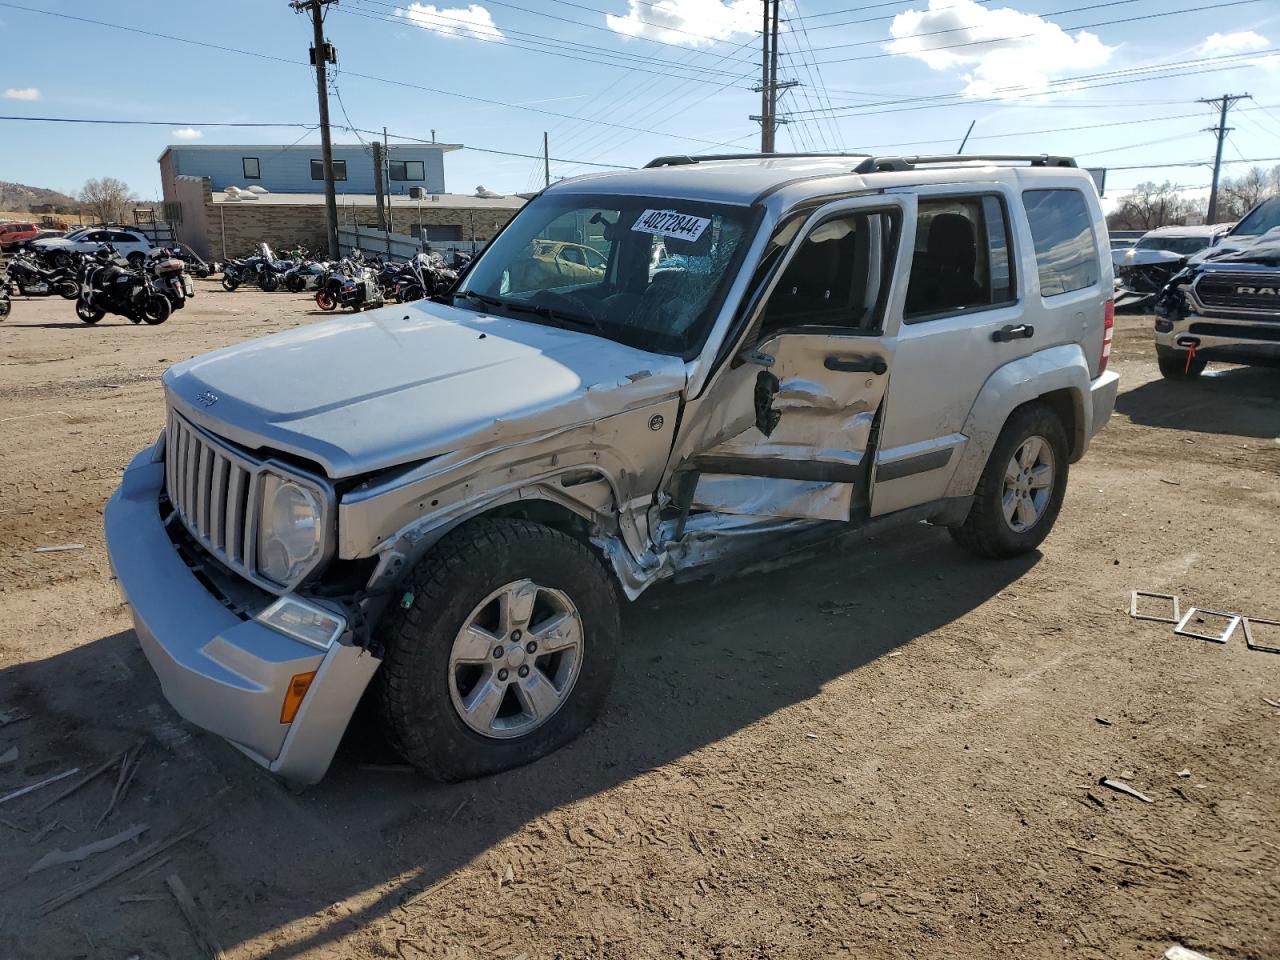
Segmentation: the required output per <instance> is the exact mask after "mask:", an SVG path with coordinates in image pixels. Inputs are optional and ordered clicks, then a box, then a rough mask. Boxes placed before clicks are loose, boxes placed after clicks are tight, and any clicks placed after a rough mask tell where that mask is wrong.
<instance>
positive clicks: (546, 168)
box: [542, 130, 551, 187]
mask: <svg viewBox="0 0 1280 960" xmlns="http://www.w3.org/2000/svg"><path fill="white" fill-rule="evenodd" d="M542 177H543V180H544V181H545V184H546V186H548V187H549V186H551V148H550V147H548V146H547V131H545V130H543V131H542Z"/></svg>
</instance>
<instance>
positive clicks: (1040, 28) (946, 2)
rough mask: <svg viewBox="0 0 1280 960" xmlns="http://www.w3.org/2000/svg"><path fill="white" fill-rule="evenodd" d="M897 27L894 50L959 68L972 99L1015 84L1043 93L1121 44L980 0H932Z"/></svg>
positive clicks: (891, 30) (934, 65) (902, 18)
mask: <svg viewBox="0 0 1280 960" xmlns="http://www.w3.org/2000/svg"><path fill="white" fill-rule="evenodd" d="M940 30H945V31H947V32H946V33H938V32H937V31H940ZM889 33H890V35H891V36H892V37H893V38H894V39H893V40H892V41H890V42H889V43H887V44H885V49H886V50H888V51H889V52H891V53H899V54H903V55H905V56H909V57H914V58H915V59H917V60H920V61H922V62H924V63H925V64H927V65H928V66H929V67H931V68H932V69H934V70H939V71H949V72H953V73H957V74H959V75H960V77H961V78H962V79H963V80H964V81H965V83H966V86H965V88H964V90H963V91H962V93H964V94H965V95H966V96H971V97H981V96H990V95H992V94H993V93H994V92H996V91H1000V90H1002V89H1004V88H1008V87H1018V88H1019V89H1018V90H1017V91H1010V92H1011V93H1012V92H1018V93H1026V92H1028V90H1033V91H1043V90H1046V89H1048V86H1049V81H1050V80H1053V79H1056V78H1058V77H1060V76H1063V75H1066V74H1071V73H1076V72H1079V71H1081V70H1087V69H1089V68H1092V67H1098V66H1101V65H1102V64H1104V63H1106V62H1107V61H1108V60H1110V59H1111V55H1112V54H1113V53H1114V52H1115V50H1116V48H1115V47H1109V46H1107V45H1106V44H1104V43H1103V42H1102V41H1101V40H1099V39H1098V37H1097V36H1096V35H1095V34H1092V33H1089V32H1088V31H1085V30H1081V31H1079V32H1077V33H1075V34H1074V35H1072V34H1069V33H1067V32H1066V31H1065V30H1063V29H1062V28H1061V27H1060V26H1058V25H1057V24H1056V23H1051V22H1049V21H1048V20H1045V19H1043V18H1041V17H1038V16H1036V15H1035V14H1033V13H1021V12H1020V11H1017V10H1013V9H1010V8H1008V7H999V8H991V7H986V6H983V5H981V4H979V3H976V2H974V0H929V9H928V10H927V11H925V10H907V11H906V12H904V13H900V14H898V15H897V16H896V17H894V18H893V23H892V24H890V26H889ZM918 34H929V36H918ZM988 41H989V42H988ZM959 44H967V46H958V45H959ZM943 47H946V48H949V49H941V48H943Z"/></svg>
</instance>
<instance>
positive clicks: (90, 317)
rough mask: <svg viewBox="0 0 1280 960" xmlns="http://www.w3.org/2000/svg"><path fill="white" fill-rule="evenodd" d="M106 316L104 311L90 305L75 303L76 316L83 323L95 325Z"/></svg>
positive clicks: (80, 301)
mask: <svg viewBox="0 0 1280 960" xmlns="http://www.w3.org/2000/svg"><path fill="white" fill-rule="evenodd" d="M106 315H107V314H106V311H105V310H101V309H99V308H98V307H95V306H93V305H92V304H88V303H85V302H84V301H83V300H78V301H76V316H77V317H79V318H80V319H81V320H82V321H83V322H84V323H97V322H98V321H99V320H101V319H102V318H103V317H105V316H106Z"/></svg>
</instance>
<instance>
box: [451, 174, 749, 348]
mask: <svg viewBox="0 0 1280 960" xmlns="http://www.w3.org/2000/svg"><path fill="white" fill-rule="evenodd" d="M753 227H754V219H753V215H752V211H751V210H750V208H748V207H743V206H735V205H730V204H723V203H703V202H697V201H692V200H675V199H664V198H654V197H623V196H609V195H603V194H583V195H574V194H564V193H550V194H543V195H542V196H540V197H538V198H537V199H535V200H533V201H532V202H530V203H529V204H528V206H526V207H524V209H522V210H521V211H520V213H519V214H517V215H516V218H515V220H513V221H512V222H511V223H510V224H509V225H508V226H507V228H506V229H505V230H504V231H503V232H502V233H501V234H500V235H499V236H498V237H497V238H496V239H495V240H494V241H493V242H492V243H491V244H490V245H489V246H488V247H487V248H486V249H485V251H484V254H483V255H482V256H481V257H480V259H479V260H478V261H477V262H476V264H475V266H474V267H473V268H472V269H471V270H470V271H469V272H468V273H467V275H466V277H465V278H464V280H463V282H462V283H461V284H460V286H459V289H458V291H457V292H456V294H455V295H454V302H455V304H456V305H458V306H470V307H472V308H473V309H477V310H486V311H488V310H491V311H493V312H496V313H501V314H505V315H509V316H513V317H517V318H519V319H528V320H532V321H534V322H543V323H549V324H552V325H555V326H565V327H571V328H573V329H580V330H583V331H585V332H588V333H592V334H595V335H597V336H602V337H606V338H608V339H611V340H617V341H619V342H621V343H626V344H628V345H630V346H634V347H639V348H640V349H642V350H651V351H653V352H655V353H666V354H676V355H679V356H683V357H685V358H690V357H692V356H693V355H694V354H696V353H697V351H698V349H699V348H700V347H701V345H702V342H703V341H704V340H705V338H706V335H707V331H708V330H709V329H710V326H711V323H712V321H713V320H714V318H715V315H716V313H717V311H718V310H719V309H720V305H721V303H722V301H723V300H724V296H725V292H726V290H727V289H728V286H729V284H730V283H731V281H732V278H733V276H734V274H735V273H736V271H737V267H738V264H739V262H740V261H741V259H742V256H743V255H744V254H745V251H746V248H747V246H748V244H749V241H750V236H749V234H750V232H751V230H752V228H753Z"/></svg>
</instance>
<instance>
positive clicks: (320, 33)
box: [289, 0, 338, 260]
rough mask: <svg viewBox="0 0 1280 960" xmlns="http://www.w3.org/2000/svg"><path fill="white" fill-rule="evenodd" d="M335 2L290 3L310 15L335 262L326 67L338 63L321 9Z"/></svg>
mask: <svg viewBox="0 0 1280 960" xmlns="http://www.w3.org/2000/svg"><path fill="white" fill-rule="evenodd" d="M337 2H338V0H292V2H291V3H290V4H289V6H291V7H292V8H293V9H294V10H295V11H297V12H298V13H301V12H303V11H304V10H305V11H307V12H308V13H310V14H311V27H312V33H313V38H312V45H311V62H312V63H313V64H315V68H316V97H317V99H318V100H319V103H320V156H321V157H323V158H324V160H323V163H324V207H325V219H326V221H327V227H328V230H327V233H328V235H329V237H328V239H329V259H331V260H337V259H338V195H337V192H336V190H335V189H334V185H333V140H332V139H330V136H329V85H328V80H327V79H326V77H325V64H326V63H337V62H338V52H337V51H336V50H334V48H333V46H332V45H330V44H328V43H326V42H325V39H324V8H325V7H327V6H328V5H329V4H331V3H337Z"/></svg>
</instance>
